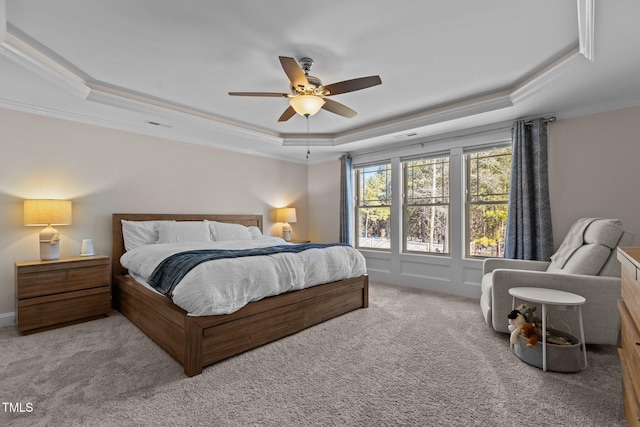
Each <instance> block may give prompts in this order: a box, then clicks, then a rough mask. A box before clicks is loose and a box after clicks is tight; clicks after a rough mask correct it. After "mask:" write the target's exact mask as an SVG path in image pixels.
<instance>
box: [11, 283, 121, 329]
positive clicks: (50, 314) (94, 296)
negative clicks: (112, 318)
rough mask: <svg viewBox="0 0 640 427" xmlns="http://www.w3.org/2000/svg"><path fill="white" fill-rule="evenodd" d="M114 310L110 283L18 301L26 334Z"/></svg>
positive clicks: (22, 325) (19, 317) (20, 319)
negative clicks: (108, 284) (112, 308)
mask: <svg viewBox="0 0 640 427" xmlns="http://www.w3.org/2000/svg"><path fill="white" fill-rule="evenodd" d="M110 309H111V297H110V288H109V286H102V287H99V288H93V289H85V290H82V291H74V292H67V293H65V294H59V295H47V296H43V297H37V298H30V299H27V300H22V301H18V314H17V327H18V331H20V332H23V333H29V332H38V331H40V330H45V329H50V328H51V327H52V326H56V327H57V326H63V325H64V324H71V323H76V322H78V321H82V320H85V319H89V318H96V317H101V316H105V315H106V314H107V313H109V310H110Z"/></svg>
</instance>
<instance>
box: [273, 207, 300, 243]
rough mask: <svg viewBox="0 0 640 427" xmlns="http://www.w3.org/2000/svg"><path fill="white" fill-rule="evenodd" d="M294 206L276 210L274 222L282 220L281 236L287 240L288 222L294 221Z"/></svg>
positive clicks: (295, 219)
mask: <svg viewBox="0 0 640 427" xmlns="http://www.w3.org/2000/svg"><path fill="white" fill-rule="evenodd" d="M296 221H297V218H296V208H280V209H278V210H277V211H276V222H282V223H283V224H282V238H283V239H284V240H286V241H287V242H288V241H290V240H291V225H289V223H290V222H296Z"/></svg>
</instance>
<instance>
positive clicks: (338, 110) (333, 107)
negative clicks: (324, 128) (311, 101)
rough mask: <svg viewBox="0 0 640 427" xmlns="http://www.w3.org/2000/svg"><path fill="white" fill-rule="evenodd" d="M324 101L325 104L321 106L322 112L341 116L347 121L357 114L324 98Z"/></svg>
mask: <svg viewBox="0 0 640 427" xmlns="http://www.w3.org/2000/svg"><path fill="white" fill-rule="evenodd" d="M324 100H325V103H324V105H323V106H322V109H323V110H327V111H330V112H332V113H334V114H337V115H339V116H343V117H346V118H349V119H350V118H352V117H354V116H355V115H356V114H358V113H356V112H355V111H353V110H352V109H351V108H349V107H347V106H346V105H344V104H340V103H339V102H336V101H334V100H333V99H327V98H324Z"/></svg>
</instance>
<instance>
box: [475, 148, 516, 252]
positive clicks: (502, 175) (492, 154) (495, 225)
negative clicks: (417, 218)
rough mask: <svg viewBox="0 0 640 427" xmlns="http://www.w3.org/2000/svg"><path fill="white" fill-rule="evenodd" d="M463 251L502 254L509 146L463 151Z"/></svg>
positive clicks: (507, 191) (507, 199)
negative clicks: (464, 220) (464, 166)
mask: <svg viewBox="0 0 640 427" xmlns="http://www.w3.org/2000/svg"><path fill="white" fill-rule="evenodd" d="M465 157H466V172H467V173H466V176H467V187H466V193H467V203H466V253H467V256H470V257H490V256H491V257H502V256H504V243H505V232H506V227H507V213H508V202H509V180H510V175H511V147H502V148H494V149H491V150H486V151H479V152H474V153H470V154H467V155H466V156H465Z"/></svg>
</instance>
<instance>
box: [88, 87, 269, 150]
mask: <svg viewBox="0 0 640 427" xmlns="http://www.w3.org/2000/svg"><path fill="white" fill-rule="evenodd" d="M88 86H89V88H90V93H89V94H88V96H87V100H88V101H91V102H96V103H99V104H103V105H108V106H111V107H116V108H119V109H124V110H127V111H133V112H137V113H140V114H145V115H149V116H151V117H164V118H165V119H167V120H168V121H171V120H175V116H174V114H173V113H179V114H181V115H186V116H191V117H196V118H199V119H204V120H207V121H208V123H209V124H213V125H214V126H216V127H220V128H224V130H226V131H232V132H234V133H240V134H242V135H244V136H247V137H250V138H259V139H260V140H261V141H268V142H272V143H274V144H278V145H281V144H282V138H281V137H280V136H278V135H274V134H272V133H269V132H266V131H264V130H262V129H257V128H251V127H249V126H238V124H237V123H236V122H233V121H231V120H226V119H222V118H221V117H218V116H216V115H214V114H212V113H209V112H206V111H202V110H198V109H195V108H191V107H187V106H184V105H180V104H176V103H172V102H169V101H165V100H161V99H156V98H152V97H149V96H146V95H141V94H137V93H134V92H131V91H128V90H125V89H121V88H115V87H112V86H109V85H107V84H105V83H101V82H91V83H89V84H88Z"/></svg>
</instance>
